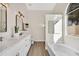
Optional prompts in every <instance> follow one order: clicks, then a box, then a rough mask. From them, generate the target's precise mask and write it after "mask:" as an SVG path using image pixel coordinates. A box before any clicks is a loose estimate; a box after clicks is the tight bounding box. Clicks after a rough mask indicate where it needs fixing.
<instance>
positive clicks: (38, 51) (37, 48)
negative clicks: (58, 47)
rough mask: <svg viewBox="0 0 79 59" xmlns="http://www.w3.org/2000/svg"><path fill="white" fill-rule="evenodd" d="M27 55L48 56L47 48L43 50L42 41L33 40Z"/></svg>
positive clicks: (43, 44)
mask: <svg viewBox="0 0 79 59" xmlns="http://www.w3.org/2000/svg"><path fill="white" fill-rule="evenodd" d="M28 56H49V54H48V52H47V50H45V43H44V42H35V43H34V44H33V45H32V46H31V48H30V50H29V52H28Z"/></svg>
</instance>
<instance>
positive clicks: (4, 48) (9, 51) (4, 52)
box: [0, 32, 31, 56]
mask: <svg viewBox="0 0 79 59" xmlns="http://www.w3.org/2000/svg"><path fill="white" fill-rule="evenodd" d="M0 44H1V45H0V56H25V55H27V53H28V51H29V49H30V46H31V35H30V34H29V33H26V32H22V34H21V35H19V36H14V37H13V38H9V39H7V40H4V41H2V42H0Z"/></svg>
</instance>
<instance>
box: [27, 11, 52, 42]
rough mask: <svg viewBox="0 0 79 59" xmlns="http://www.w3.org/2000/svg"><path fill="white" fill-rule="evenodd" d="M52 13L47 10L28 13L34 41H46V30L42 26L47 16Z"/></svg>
mask: <svg viewBox="0 0 79 59" xmlns="http://www.w3.org/2000/svg"><path fill="white" fill-rule="evenodd" d="M51 13H52V11H46V10H35V11H32V10H31V11H28V22H29V24H30V29H31V32H32V37H33V39H34V41H44V40H45V29H44V28H43V27H42V25H43V24H44V23H45V15H46V14H51Z"/></svg>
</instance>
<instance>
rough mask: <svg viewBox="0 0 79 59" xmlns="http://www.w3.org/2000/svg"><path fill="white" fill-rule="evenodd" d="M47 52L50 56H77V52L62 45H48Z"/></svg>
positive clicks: (78, 54) (78, 52)
mask: <svg viewBox="0 0 79 59" xmlns="http://www.w3.org/2000/svg"><path fill="white" fill-rule="evenodd" d="M47 50H48V52H49V55H50V56H79V51H77V50H75V49H73V48H71V47H69V46H68V45H66V44H63V43H56V44H50V43H49V44H48V46H47Z"/></svg>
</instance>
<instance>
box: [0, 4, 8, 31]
mask: <svg viewBox="0 0 79 59" xmlns="http://www.w3.org/2000/svg"><path fill="white" fill-rule="evenodd" d="M0 4H1V5H2V6H3V7H5V8H6V10H5V24H6V25H5V31H3V32H7V6H6V5H5V4H3V3H0Z"/></svg>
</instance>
